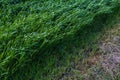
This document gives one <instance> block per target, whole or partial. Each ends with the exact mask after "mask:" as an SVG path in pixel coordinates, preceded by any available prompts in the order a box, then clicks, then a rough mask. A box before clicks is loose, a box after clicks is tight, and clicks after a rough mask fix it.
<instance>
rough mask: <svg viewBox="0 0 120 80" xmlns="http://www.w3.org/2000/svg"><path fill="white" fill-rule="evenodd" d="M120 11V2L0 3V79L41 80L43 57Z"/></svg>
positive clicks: (0, 0) (40, 0)
mask: <svg viewBox="0 0 120 80" xmlns="http://www.w3.org/2000/svg"><path fill="white" fill-rule="evenodd" d="M119 11H120V0H0V80H30V79H31V80H34V79H35V80H41V79H42V80H44V79H43V77H41V76H43V75H44V76H46V75H47V73H49V71H48V70H49V69H50V70H52V69H51V68H50V66H51V65H53V64H52V62H53V61H54V59H49V60H50V61H49V63H50V62H51V64H50V65H47V66H46V61H45V59H46V57H47V58H49V56H51V55H60V53H61V54H62V52H60V53H59V54H58V53H57V52H59V51H60V50H61V45H62V44H64V43H69V42H72V41H75V39H77V38H78V37H81V36H84V33H85V34H87V33H88V31H92V30H93V29H94V30H95V31H96V32H97V31H99V30H101V28H102V27H101V26H103V25H104V23H106V21H107V20H109V19H110V18H111V17H113V16H114V15H115V14H117V13H119ZM96 27H97V28H96ZM64 47H67V46H64ZM46 60H47V59H46ZM34 65H38V66H39V67H38V66H34ZM31 66H33V67H31ZM41 66H42V67H44V69H43V68H41ZM29 67H30V69H29ZM48 67H49V69H47V68H48ZM33 68H34V70H32V69H33ZM38 68H39V69H38ZM35 70H36V71H39V75H37V73H36V71H35ZM46 72H47V73H46ZM35 74H36V75H35ZM31 75H32V76H31ZM36 76H40V77H38V78H37V79H36ZM46 77H47V76H46ZM49 80H51V79H50V78H49Z"/></svg>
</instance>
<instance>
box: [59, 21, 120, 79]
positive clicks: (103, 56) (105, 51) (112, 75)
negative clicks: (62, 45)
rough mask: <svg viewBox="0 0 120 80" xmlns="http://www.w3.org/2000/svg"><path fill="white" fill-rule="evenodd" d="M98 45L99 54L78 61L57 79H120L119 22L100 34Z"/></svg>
mask: <svg viewBox="0 0 120 80" xmlns="http://www.w3.org/2000/svg"><path fill="white" fill-rule="evenodd" d="M98 45H99V50H100V53H99V55H93V56H90V57H89V58H87V59H85V60H84V61H83V62H82V63H81V61H78V62H77V63H75V67H74V68H70V69H69V72H66V73H64V74H63V75H62V76H61V78H59V79H58V80H120V78H118V77H120V22H119V23H117V24H116V25H114V27H113V28H112V29H110V30H108V31H106V32H105V34H104V35H102V36H101V40H100V41H99V42H98ZM81 64H82V65H81Z"/></svg>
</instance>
